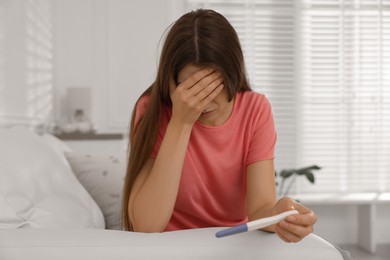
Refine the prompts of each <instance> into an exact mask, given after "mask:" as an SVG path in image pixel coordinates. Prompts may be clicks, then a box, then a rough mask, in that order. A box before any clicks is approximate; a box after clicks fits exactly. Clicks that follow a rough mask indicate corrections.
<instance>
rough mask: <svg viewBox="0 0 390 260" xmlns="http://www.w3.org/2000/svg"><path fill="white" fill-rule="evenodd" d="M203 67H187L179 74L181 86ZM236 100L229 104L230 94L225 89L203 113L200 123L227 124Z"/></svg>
mask: <svg viewBox="0 0 390 260" xmlns="http://www.w3.org/2000/svg"><path fill="white" fill-rule="evenodd" d="M201 69H202V67H197V66H195V65H192V64H188V65H186V66H185V67H184V68H183V69H182V70H181V71H180V72H179V74H178V77H177V82H178V84H180V83H181V82H183V81H185V80H186V79H187V78H188V77H190V76H191V75H192V74H194V73H195V72H197V71H199V70H201ZM233 103H234V98H233V100H232V101H230V102H228V93H227V90H226V88H224V89H223V90H222V91H221V92H220V93H219V94H218V95H217V96H216V97H215V98H214V100H213V101H211V102H210V104H209V106H208V107H207V108H206V109H205V110H204V111H203V113H202V114H201V116H200V117H199V119H198V121H199V122H200V123H202V124H204V125H208V126H218V125H222V124H223V123H225V122H226V120H227V119H228V118H229V117H230V114H231V113H232V110H233Z"/></svg>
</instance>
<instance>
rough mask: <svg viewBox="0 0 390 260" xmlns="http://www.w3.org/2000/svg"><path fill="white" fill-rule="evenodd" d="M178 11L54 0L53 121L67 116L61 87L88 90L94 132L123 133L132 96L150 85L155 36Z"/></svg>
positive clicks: (165, 5)
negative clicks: (54, 95) (86, 88)
mask: <svg viewBox="0 0 390 260" xmlns="http://www.w3.org/2000/svg"><path fill="white" fill-rule="evenodd" d="M179 3H180V2H179ZM180 8H182V6H181V5H178V2H177V1H176V2H175V1H173V0H148V1H127V0H114V1H112V0H111V1H109V0H81V1H80V0H67V1H61V0H59V1H57V2H56V10H55V17H56V20H55V23H56V48H55V57H56V59H55V65H56V77H55V85H56V101H57V102H56V103H57V106H56V115H57V117H61V114H63V113H64V112H65V111H66V108H65V106H64V104H65V103H64V99H65V96H66V88H67V87H71V86H87V87H91V88H92V115H91V117H92V121H93V123H94V124H96V125H97V128H98V131H100V132H115V131H119V132H124V131H126V130H127V127H128V123H129V120H130V115H131V111H132V108H133V105H134V104H135V101H136V99H137V97H138V96H139V95H140V94H141V93H142V91H143V90H145V89H146V88H147V87H148V86H149V85H150V84H151V83H152V82H153V79H154V76H155V72H156V67H157V61H158V55H159V52H158V43H159V40H160V37H161V35H162V34H163V32H164V30H165V29H166V28H167V27H168V25H169V24H170V23H171V22H173V21H174V20H175V19H176V18H177V15H176V13H175V12H174V11H172V10H176V9H178V10H180ZM178 13H182V12H181V11H178Z"/></svg>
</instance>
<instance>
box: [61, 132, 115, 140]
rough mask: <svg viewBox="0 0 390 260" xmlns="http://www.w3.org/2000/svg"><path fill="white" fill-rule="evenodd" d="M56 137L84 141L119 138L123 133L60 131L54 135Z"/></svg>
mask: <svg viewBox="0 0 390 260" xmlns="http://www.w3.org/2000/svg"><path fill="white" fill-rule="evenodd" d="M55 136H56V137H57V138H59V139H61V140H64V141H85V140H121V139H123V134H120V133H107V134H103V133H102V134H99V133H85V134H84V133H77V132H76V133H69V134H67V133H62V134H58V135H55Z"/></svg>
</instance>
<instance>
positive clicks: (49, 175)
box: [0, 127, 105, 228]
mask: <svg viewBox="0 0 390 260" xmlns="http://www.w3.org/2000/svg"><path fill="white" fill-rule="evenodd" d="M0 144H1V145H0V208H1V210H0V228H17V227H42V228H58V227H66V228H104V227H105V225H104V218H103V215H102V212H101V210H100V209H99V207H98V206H97V205H96V203H95V201H94V200H93V199H92V198H91V196H90V195H89V194H88V192H87V191H86V190H85V189H84V187H83V186H82V185H81V184H80V182H79V181H78V180H77V178H76V177H75V176H74V174H73V173H72V171H71V169H70V167H69V165H68V164H67V162H66V158H64V155H62V156H60V154H59V153H57V152H56V150H55V149H54V148H53V147H51V146H50V145H48V144H47V143H45V142H44V141H43V140H42V139H41V137H39V136H38V135H36V134H34V133H33V132H31V131H29V130H27V129H26V128H23V127H18V128H11V129H6V130H4V131H1V133H0Z"/></svg>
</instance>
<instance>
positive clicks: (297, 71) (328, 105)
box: [0, 0, 390, 259]
mask: <svg viewBox="0 0 390 260" xmlns="http://www.w3.org/2000/svg"><path fill="white" fill-rule="evenodd" d="M196 8H211V9H215V10H216V11H219V12H220V13H222V14H223V15H225V17H227V19H228V20H229V21H230V22H231V23H232V25H233V26H234V27H235V29H236V30H237V33H238V34H239V37H240V40H241V44H242V47H243V50H244V55H245V62H246V66H247V70H248V75H249V79H250V82H251V86H252V88H253V90H255V91H258V92H262V93H264V94H266V95H267V96H268V97H269V99H270V101H271V104H272V107H273V111H274V116H275V122H276V127H277V131H278V143H277V149H276V164H275V165H276V170H277V180H278V188H281V183H282V182H284V184H283V186H284V188H285V189H286V188H288V194H287V195H290V196H293V197H295V198H297V199H299V200H301V201H302V202H303V203H305V204H307V205H308V206H310V207H311V208H313V209H314V210H315V211H316V212H317V213H318V215H319V216H320V221H319V223H318V225H317V230H316V233H317V234H319V235H321V236H323V237H324V238H326V239H329V240H330V241H332V242H334V243H338V244H351V245H360V247H361V248H364V249H365V250H366V251H367V252H370V253H371V254H374V255H375V253H377V252H378V248H382V249H383V248H385V250H388V251H390V248H389V247H390V246H389V245H390V234H389V231H390V222H389V218H390V0H230V1H228V0H226V1H221V0H209V1H200V0H199V1H198V0H176V1H175V0H145V1H129V0H0V128H6V127H10V126H14V125H25V126H27V127H29V128H31V129H35V130H36V131H41V132H51V133H54V134H55V135H57V136H58V137H59V138H61V139H62V140H64V141H65V142H66V143H67V144H68V145H69V146H71V147H72V148H73V149H74V150H75V151H78V152H83V153H102V154H104V153H109V152H112V151H117V150H120V149H126V147H127V132H128V127H129V121H130V117H131V113H132V109H133V106H134V104H135V102H136V100H137V98H138V97H139V95H140V94H141V93H142V92H143V90H145V89H146V88H147V87H148V86H150V84H151V83H152V82H153V80H154V77H155V73H156V69H157V65H158V60H159V53H160V49H161V46H162V44H163V40H164V32H165V30H166V29H167V28H168V27H169V25H170V24H171V23H172V22H174V21H175V20H176V19H178V17H180V16H181V15H182V14H184V13H185V12H187V11H189V10H191V9H196ZM0 145H1V144H0ZM311 165H317V166H319V167H321V169H320V170H318V171H315V172H314V173H313V177H315V181H314V184H313V183H312V181H311V180H313V179H311V180H310V178H309V177H307V174H302V175H299V174H296V173H297V171H294V169H302V167H303V168H304V167H307V166H311ZM283 170H291V172H292V174H291V175H290V176H287V177H286V176H285V175H284V176H282V175H280V173H281V172H282V171H283ZM298 172H299V171H298ZM284 177H286V178H284ZM382 249H381V250H382ZM373 259H376V258H373ZM378 259H379V258H378Z"/></svg>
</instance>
